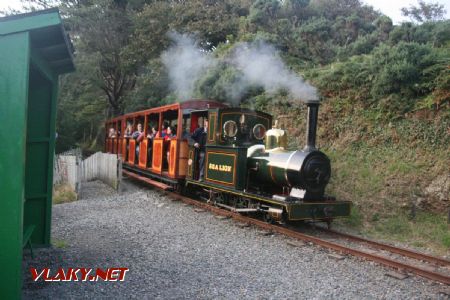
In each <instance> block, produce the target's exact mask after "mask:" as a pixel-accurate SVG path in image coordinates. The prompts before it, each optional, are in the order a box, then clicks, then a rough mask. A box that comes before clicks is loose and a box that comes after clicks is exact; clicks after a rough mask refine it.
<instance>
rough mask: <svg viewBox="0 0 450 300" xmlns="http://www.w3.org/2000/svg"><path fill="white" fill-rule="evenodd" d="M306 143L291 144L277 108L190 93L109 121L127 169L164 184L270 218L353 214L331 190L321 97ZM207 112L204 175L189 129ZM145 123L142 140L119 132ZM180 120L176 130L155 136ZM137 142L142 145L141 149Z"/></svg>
mask: <svg viewBox="0 0 450 300" xmlns="http://www.w3.org/2000/svg"><path fill="white" fill-rule="evenodd" d="M306 105H307V107H308V114H307V134H306V145H305V147H304V148H303V149H302V150H296V151H288V150H287V149H286V146H287V133H286V131H285V130H283V129H281V128H277V126H274V127H272V116H271V115H269V114H267V113H264V112H260V111H255V110H250V109H245V108H233V107H228V106H227V105H225V104H222V103H219V102H216V101H211V100H191V101H186V102H181V103H175V104H171V105H168V106H163V107H158V108H152V109H149V110H145V111H140V112H135V113H131V114H126V115H123V116H121V117H118V118H115V119H112V120H109V121H107V122H106V126H105V127H106V129H107V130H109V131H110V132H111V128H113V129H114V130H115V132H116V135H115V136H112V137H111V136H107V138H106V141H105V145H106V152H110V153H117V154H119V155H120V157H121V159H122V160H123V162H124V163H123V169H124V170H123V172H124V173H125V174H126V175H128V176H130V177H133V178H136V179H139V180H142V181H145V182H147V183H149V184H151V185H154V186H157V187H159V188H163V189H174V190H177V191H179V192H180V193H186V194H190V195H195V196H198V197H200V198H202V199H204V200H205V201H208V202H211V203H212V204H214V205H217V206H220V207H223V208H225V209H229V210H231V211H235V212H240V213H246V214H251V213H255V214H259V215H262V216H263V217H264V218H265V219H266V220H267V221H269V222H280V223H283V222H287V221H300V220H313V221H319V220H320V221H325V222H327V223H328V224H330V223H331V221H332V220H333V219H335V218H340V217H346V216H348V215H349V214H350V208H351V202H348V201H337V200H336V199H335V198H333V197H329V196H326V195H325V187H326V185H327V184H328V182H329V180H330V177H331V165H330V160H329V159H328V157H327V156H326V155H325V154H324V153H323V152H321V151H319V150H318V149H317V148H316V145H315V140H316V129H317V117H318V109H319V103H318V102H316V101H309V102H307V103H306ZM206 118H207V119H208V120H209V126H208V128H207V132H206V146H205V150H204V156H205V158H204V160H205V161H204V170H203V172H202V173H204V179H203V178H202V179H200V178H199V174H200V164H199V156H200V155H199V154H200V153H199V149H198V148H197V147H194V143H193V142H192V140H191V138H190V136H191V134H192V133H193V132H194V130H195V129H196V128H198V127H199V126H201V125H202V122H203V121H204V119H206ZM138 124H141V127H142V128H143V130H142V131H143V133H142V135H143V136H144V138H143V139H142V140H140V141H139V140H137V139H134V138H132V137H127V136H126V135H124V134H121V133H123V132H124V131H125V128H126V126H128V127H129V126H130V125H131V126H132V127H134V128H137V126H138ZM168 126H171V127H172V128H175V129H176V130H175V133H174V134H173V135H172V137H171V138H167V137H162V136H158V135H157V136H154V137H150V136H149V135H148V132H150V130H151V128H153V131H154V132H155V131H157V132H161V131H162V130H164V127H168ZM137 149H139V150H138V151H137Z"/></svg>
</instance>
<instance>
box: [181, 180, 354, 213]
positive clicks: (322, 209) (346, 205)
mask: <svg viewBox="0 0 450 300" xmlns="http://www.w3.org/2000/svg"><path fill="white" fill-rule="evenodd" d="M189 185H196V186H201V187H203V188H207V189H211V190H213V191H218V192H222V193H229V194H232V195H236V196H241V197H244V198H248V199H253V200H256V201H257V202H260V203H262V204H264V206H267V207H273V208H280V209H281V208H283V209H284V211H285V212H286V217H287V219H288V220H289V221H301V220H318V221H319V220H332V219H336V218H342V217H348V216H349V215H350V210H351V206H352V203H351V202H350V201H314V202H313V201H311V202H300V201H299V202H292V200H291V201H282V200H276V199H273V198H268V197H264V196H261V195H258V194H254V193H248V192H244V191H237V190H233V189H228V188H224V187H219V186H217V185H212V184H209V183H206V182H199V181H195V180H186V186H189Z"/></svg>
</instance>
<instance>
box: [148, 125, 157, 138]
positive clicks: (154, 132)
mask: <svg viewBox="0 0 450 300" xmlns="http://www.w3.org/2000/svg"><path fill="white" fill-rule="evenodd" d="M157 135H158V131H157V130H156V128H155V126H152V128H151V129H150V132H149V133H148V134H147V138H148V139H154V138H155V137H157Z"/></svg>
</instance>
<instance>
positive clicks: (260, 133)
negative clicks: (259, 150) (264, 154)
mask: <svg viewBox="0 0 450 300" xmlns="http://www.w3.org/2000/svg"><path fill="white" fill-rule="evenodd" d="M253 135H254V136H255V138H256V139H257V140H262V139H263V138H264V136H265V135H266V127H264V125H263V124H256V125H255V127H253Z"/></svg>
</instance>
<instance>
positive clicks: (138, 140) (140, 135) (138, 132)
mask: <svg viewBox="0 0 450 300" xmlns="http://www.w3.org/2000/svg"><path fill="white" fill-rule="evenodd" d="M131 137H132V138H133V139H135V140H136V160H137V161H139V145H140V143H141V141H142V139H143V138H144V131H142V124H141V123H139V124H138V125H137V130H136V131H135V132H133V134H132V136H131Z"/></svg>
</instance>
